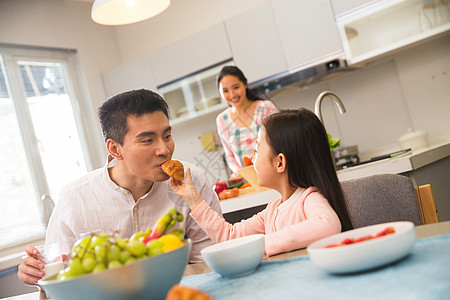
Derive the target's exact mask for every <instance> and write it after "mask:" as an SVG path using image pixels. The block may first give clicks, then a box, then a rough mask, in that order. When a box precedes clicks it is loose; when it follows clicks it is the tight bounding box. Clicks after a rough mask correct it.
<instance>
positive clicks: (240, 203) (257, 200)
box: [220, 189, 281, 214]
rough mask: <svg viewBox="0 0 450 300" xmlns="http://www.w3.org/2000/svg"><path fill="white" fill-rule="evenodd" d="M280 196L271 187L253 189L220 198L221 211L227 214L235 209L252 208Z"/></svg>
mask: <svg viewBox="0 0 450 300" xmlns="http://www.w3.org/2000/svg"><path fill="white" fill-rule="evenodd" d="M277 197H281V195H280V193H278V192H277V191H275V190H272V189H264V190H255V191H254V192H252V193H248V194H245V195H242V196H238V197H234V198H230V199H226V200H221V201H220V206H221V208H222V213H224V214H227V213H231V212H234V211H237V210H242V209H247V208H252V207H255V206H260V205H264V204H267V203H269V201H271V200H273V199H275V198H277Z"/></svg>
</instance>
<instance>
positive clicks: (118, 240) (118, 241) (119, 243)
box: [115, 237, 127, 249]
mask: <svg viewBox="0 0 450 300" xmlns="http://www.w3.org/2000/svg"><path fill="white" fill-rule="evenodd" d="M115 244H116V245H117V246H118V247H119V248H120V249H125V247H126V246H127V242H126V241H125V240H124V239H122V238H119V237H118V238H116V240H115Z"/></svg>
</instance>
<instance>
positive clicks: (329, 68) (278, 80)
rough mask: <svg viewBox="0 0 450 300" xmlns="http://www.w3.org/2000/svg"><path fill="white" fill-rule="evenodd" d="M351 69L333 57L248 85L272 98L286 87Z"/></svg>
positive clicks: (260, 93) (258, 93) (302, 85)
mask: <svg viewBox="0 0 450 300" xmlns="http://www.w3.org/2000/svg"><path fill="white" fill-rule="evenodd" d="M353 70H356V68H355V67H350V66H348V65H347V62H346V61H345V60H343V59H333V60H330V61H328V62H324V63H318V64H317V65H314V66H312V67H307V68H304V69H300V70H299V69H298V68H297V69H291V70H287V71H284V72H281V73H278V74H276V75H273V76H270V77H267V78H264V79H261V80H258V81H255V82H252V83H250V84H249V85H248V87H249V88H250V90H252V91H253V92H254V93H255V94H257V95H260V96H263V98H264V97H266V98H272V97H273V96H275V95H276V94H277V93H279V92H280V91H281V90H283V89H285V88H287V87H294V88H302V87H305V86H309V85H312V84H315V83H318V82H321V81H324V80H327V79H330V78H332V77H334V76H337V75H339V74H341V73H342V72H349V71H353Z"/></svg>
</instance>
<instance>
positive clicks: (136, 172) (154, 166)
mask: <svg viewBox="0 0 450 300" xmlns="http://www.w3.org/2000/svg"><path fill="white" fill-rule="evenodd" d="M127 124H128V132H127V134H126V135H125V137H124V142H123V146H121V147H120V151H121V156H122V158H123V160H122V162H121V164H123V165H124V168H123V170H124V171H125V172H127V173H128V174H124V175H127V176H129V177H130V179H134V180H146V181H164V180H167V179H169V176H168V175H167V174H165V173H164V172H163V171H162V169H161V164H162V163H164V162H166V161H167V160H170V159H171V158H172V154H173V151H174V149H175V143H174V141H173V139H172V128H171V127H170V125H169V120H168V119H167V117H166V115H165V114H164V113H163V112H161V111H156V112H153V113H149V114H145V115H142V116H139V117H136V116H128V118H127Z"/></svg>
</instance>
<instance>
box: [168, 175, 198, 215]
mask: <svg viewBox="0 0 450 300" xmlns="http://www.w3.org/2000/svg"><path fill="white" fill-rule="evenodd" d="M170 187H171V188H172V190H173V191H174V192H175V194H177V195H178V196H180V197H181V198H183V199H184V200H185V201H186V203H187V204H188V205H189V207H190V208H191V210H194V209H195V208H196V207H197V206H198V205H199V204H200V202H202V198H201V196H200V194H199V193H198V192H197V189H196V188H195V185H194V182H193V181H192V177H191V169H189V168H188V169H187V170H186V180H185V181H184V182H182V181H178V180H175V179H173V178H171V179H170Z"/></svg>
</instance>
